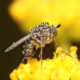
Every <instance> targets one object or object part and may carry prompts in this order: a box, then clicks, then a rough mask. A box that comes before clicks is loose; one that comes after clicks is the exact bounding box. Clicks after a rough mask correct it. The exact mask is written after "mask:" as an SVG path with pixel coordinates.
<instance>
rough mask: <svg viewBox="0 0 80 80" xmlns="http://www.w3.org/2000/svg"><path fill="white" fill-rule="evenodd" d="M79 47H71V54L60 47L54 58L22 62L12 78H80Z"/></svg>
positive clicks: (58, 79)
mask: <svg viewBox="0 0 80 80" xmlns="http://www.w3.org/2000/svg"><path fill="white" fill-rule="evenodd" d="M76 51H77V47H75V46H72V47H71V48H70V53H69V55H71V56H69V55H68V54H66V53H64V52H63V51H62V48H60V47H58V48H57V50H56V52H54V57H53V59H47V60H42V66H41V61H38V60H37V59H32V58H31V59H30V60H29V62H28V63H26V64H20V66H19V67H18V69H14V70H13V72H12V73H11V74H10V78H11V80H80V62H79V60H78V58H77V55H76Z"/></svg>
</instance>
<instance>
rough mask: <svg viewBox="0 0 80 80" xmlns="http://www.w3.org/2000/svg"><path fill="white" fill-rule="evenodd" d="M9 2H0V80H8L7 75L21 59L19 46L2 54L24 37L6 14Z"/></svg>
mask: <svg viewBox="0 0 80 80" xmlns="http://www.w3.org/2000/svg"><path fill="white" fill-rule="evenodd" d="M11 2H12V1H11V0H0V80H10V78H9V74H10V73H11V72H12V70H13V69H14V68H16V67H17V66H18V65H19V63H20V61H21V59H22V57H23V56H22V54H21V49H22V48H21V46H19V47H18V48H16V49H14V50H12V51H10V52H8V53H4V50H5V49H6V48H7V47H8V46H9V45H11V44H12V42H14V41H17V40H18V39H20V38H21V37H23V36H24V35H25V34H23V33H22V32H21V30H20V29H19V28H18V24H16V23H15V22H14V21H13V20H12V19H11V17H10V16H9V14H8V5H9V4H10V3H11Z"/></svg>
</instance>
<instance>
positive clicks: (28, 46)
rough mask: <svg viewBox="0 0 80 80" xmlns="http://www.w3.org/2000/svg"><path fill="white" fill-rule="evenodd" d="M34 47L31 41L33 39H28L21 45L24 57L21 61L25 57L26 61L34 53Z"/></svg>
mask: <svg viewBox="0 0 80 80" xmlns="http://www.w3.org/2000/svg"><path fill="white" fill-rule="evenodd" d="M34 47H35V43H34V42H33V40H30V41H29V42H25V45H24V47H23V48H24V51H23V54H24V58H23V59H22V61H21V63H23V62H24V60H25V59H26V60H27V61H28V59H29V58H30V57H33V56H34V54H35V52H34V51H33V49H34Z"/></svg>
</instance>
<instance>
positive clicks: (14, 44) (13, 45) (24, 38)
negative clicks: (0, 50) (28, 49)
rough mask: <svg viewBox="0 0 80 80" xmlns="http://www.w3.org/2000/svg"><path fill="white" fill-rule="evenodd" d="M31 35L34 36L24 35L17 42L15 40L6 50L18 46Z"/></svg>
mask: <svg viewBox="0 0 80 80" xmlns="http://www.w3.org/2000/svg"><path fill="white" fill-rule="evenodd" d="M30 37H32V34H29V35H27V36H24V37H23V38H21V39H20V40H18V41H17V42H14V43H13V44H12V45H11V46H9V47H8V48H7V49H6V50H5V51H4V52H9V51H11V50H13V49H14V48H16V47H17V46H19V45H20V44H22V43H23V42H24V41H26V40H27V39H29V38H30Z"/></svg>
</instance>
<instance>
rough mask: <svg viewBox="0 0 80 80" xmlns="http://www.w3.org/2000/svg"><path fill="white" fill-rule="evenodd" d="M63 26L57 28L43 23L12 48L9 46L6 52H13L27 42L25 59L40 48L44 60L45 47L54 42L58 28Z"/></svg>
mask: <svg viewBox="0 0 80 80" xmlns="http://www.w3.org/2000/svg"><path fill="white" fill-rule="evenodd" d="M60 26H61V25H60V24H58V25H57V26H56V27H55V26H53V25H49V23H48V22H45V23H44V22H42V23H41V24H39V25H36V26H35V27H34V28H33V29H31V30H30V34H28V35H26V36H25V37H23V38H21V39H20V40H18V41H17V42H14V43H13V44H12V45H11V46H9V47H8V48H7V49H6V50H5V52H8V51H11V50H12V49H14V48H16V47H17V46H19V45H20V44H22V43H23V42H25V45H24V51H23V53H24V55H25V56H24V59H25V58H26V59H27V58H28V57H32V56H33V49H34V48H35V49H36V50H37V49H38V48H41V51H40V59H41V60H42V51H43V47H45V45H46V44H50V43H51V42H53V41H54V40H53V39H54V38H55V36H56V35H57V33H58V31H57V28H59V27H60Z"/></svg>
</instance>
